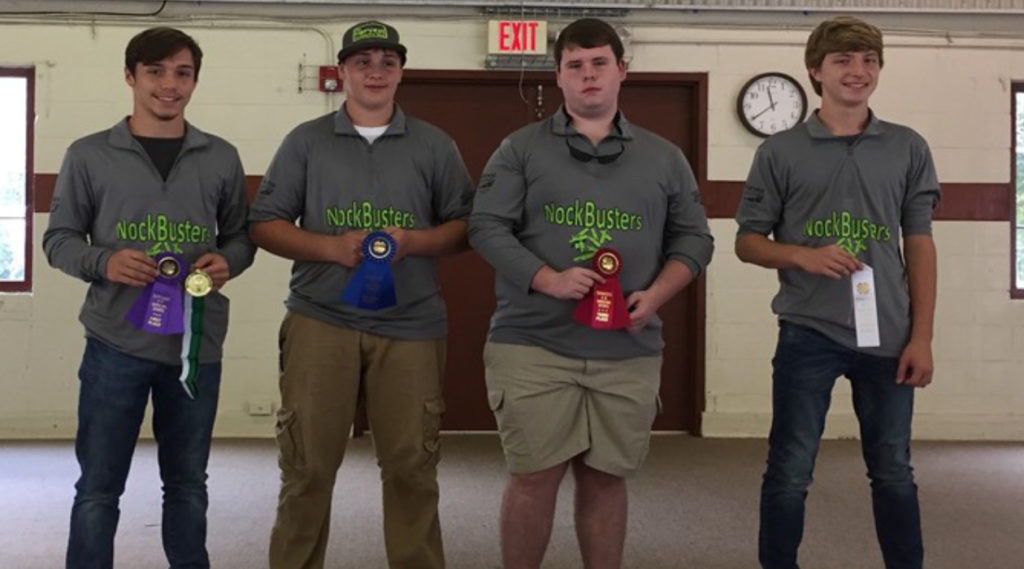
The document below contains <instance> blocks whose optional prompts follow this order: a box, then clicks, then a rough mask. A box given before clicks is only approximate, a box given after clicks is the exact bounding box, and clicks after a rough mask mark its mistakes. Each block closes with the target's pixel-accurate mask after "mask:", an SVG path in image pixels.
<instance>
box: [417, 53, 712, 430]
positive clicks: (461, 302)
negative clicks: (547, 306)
mask: <svg viewBox="0 0 1024 569" xmlns="http://www.w3.org/2000/svg"><path fill="white" fill-rule="evenodd" d="M706 85H707V83H706V75H703V74H630V75H629V77H628V78H627V80H626V82H625V83H624V84H623V87H622V92H621V94H620V105H621V107H622V109H623V112H624V113H625V114H626V116H627V117H628V118H629V120H630V121H631V122H633V123H636V124H638V125H640V126H643V127H645V128H648V129H650V130H652V131H654V132H656V133H658V134H660V135H661V136H664V137H665V138H667V139H669V140H671V141H672V142H673V143H675V144H677V145H678V146H679V147H680V148H682V149H683V152H684V153H685V154H686V156H687V158H688V160H689V161H690V163H691V165H693V168H694V171H695V173H696V174H697V179H698V181H699V182H703V181H704V180H705V179H706V175H705V164H706V160H705V157H704V156H703V152H704V148H705V146H706V144H705V141H706V126H705V125H706V122H705V118H704V117H705V116H706V109H707V104H706V100H707V99H706V97H707V89H706ZM398 102H399V104H401V105H402V108H403V109H404V110H405V111H406V112H407V113H408V114H410V115H413V116H416V117H418V118H421V119H423V120H426V121H428V122H430V123H432V124H434V125H437V126H438V127H440V128H441V129H443V130H444V131H445V132H447V133H448V134H449V135H451V136H452V137H453V138H454V139H455V140H456V141H457V142H458V145H459V150H460V151H461V153H462V156H463V158H464V159H465V161H466V165H467V166H468V167H469V171H470V174H471V175H472V176H473V179H474V180H478V179H479V177H480V173H481V171H482V170H483V168H484V165H485V164H486V163H487V160H488V158H490V156H491V154H492V153H493V152H494V150H495V149H496V148H497V147H498V144H499V143H500V142H501V140H502V139H503V138H504V137H505V136H506V135H507V134H508V133H510V132H512V131H513V130H516V129H517V128H519V127H521V126H523V125H525V124H527V123H528V122H530V121H535V120H538V119H540V118H543V117H545V116H547V115H549V114H551V113H552V112H554V111H555V110H556V109H557V108H558V105H560V104H561V102H562V97H561V92H560V91H559V89H558V87H557V86H556V84H555V77H554V73H553V72H552V73H540V72H530V73H526V74H523V76H522V77H520V74H519V73H515V72H493V71H458V72H453V71H412V70H410V71H406V72H405V77H404V79H403V81H402V86H401V87H400V88H399V89H398ZM440 281H441V286H442V291H443V294H444V297H445V301H446V302H447V304H448V317H449V321H448V327H449V334H448V369H447V373H446V375H445V386H444V396H445V402H446V406H447V412H446V413H445V417H444V428H445V429H449V430H494V428H495V425H494V417H493V416H492V415H491V412H490V409H489V408H488V406H487V392H486V388H485V386H484V370H483V362H482V360H481V354H482V352H483V345H484V341H485V339H486V335H487V329H488V325H489V323H490V317H491V314H492V313H493V312H494V302H495V301H494V272H493V270H492V269H491V268H490V265H488V264H487V263H486V262H484V261H483V259H482V258H481V257H480V256H479V255H477V254H476V253H475V252H473V251H469V252H466V253H462V254H460V255H456V256H454V257H449V258H445V259H443V260H442V261H441V264H440ZM659 314H660V315H661V317H662V319H663V320H664V324H665V328H664V338H665V342H666V349H665V358H664V365H663V368H662V385H661V400H662V404H663V409H664V412H663V413H662V415H660V416H659V417H658V419H657V420H656V421H655V424H654V428H655V429H658V430H682V431H689V432H692V433H698V432H699V430H700V413H701V411H702V410H703V409H704V280H703V278H702V279H700V280H699V281H698V282H697V283H694V285H692V286H690V287H688V288H687V290H685V291H684V292H683V293H681V294H679V295H677V296H676V298H674V299H672V300H671V301H669V302H668V303H666V304H665V306H663V307H662V309H661V310H660V311H659Z"/></svg>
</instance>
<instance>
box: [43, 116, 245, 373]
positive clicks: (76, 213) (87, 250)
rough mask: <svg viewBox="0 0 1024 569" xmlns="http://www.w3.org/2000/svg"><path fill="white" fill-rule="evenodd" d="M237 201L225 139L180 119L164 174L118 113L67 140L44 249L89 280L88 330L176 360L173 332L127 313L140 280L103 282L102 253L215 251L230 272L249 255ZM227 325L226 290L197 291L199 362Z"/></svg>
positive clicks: (239, 175)
mask: <svg viewBox="0 0 1024 569" xmlns="http://www.w3.org/2000/svg"><path fill="white" fill-rule="evenodd" d="M246 209H247V208H246V200H245V174H244V173H243V171H242V163H241V161H240V160H239V158H238V152H237V151H236V150H235V147H234V146H232V145H231V144H229V143H228V142H226V141H225V140H223V139H221V138H218V137H216V136H213V135H210V134H206V133H204V132H202V131H200V130H199V129H197V128H195V127H193V126H192V125H188V124H187V125H186V128H185V140H184V142H183V144H182V148H181V152H180V153H179V155H178V158H177V160H176V161H175V163H174V165H173V166H172V167H171V171H170V174H169V175H168V177H167V180H166V181H165V180H164V179H163V177H162V176H161V175H160V173H159V172H158V171H157V168H156V166H155V165H154V164H153V161H152V160H151V159H150V158H149V155H147V154H146V151H145V150H144V149H143V148H142V145H141V144H139V142H138V141H137V140H135V138H134V137H133V136H132V133H131V131H130V130H129V128H128V120H127V119H125V120H123V121H121V122H119V123H117V124H116V125H114V127H113V128H111V129H110V130H105V131H102V132H98V133H95V134H92V135H90V136H86V137H84V138H81V139H79V140H77V141H75V142H74V143H73V144H72V145H71V146H70V147H69V148H68V151H67V154H66V155H65V156H64V163H63V165H62V166H61V169H60V174H58V176H57V186H56V189H55V191H54V196H53V203H52V204H51V207H50V224H49V227H47V229H46V232H45V233H44V234H43V251H44V252H45V253H46V258H47V259H48V260H49V262H50V265H52V266H54V267H56V268H58V269H60V270H62V271H64V272H65V273H67V274H69V275H71V276H73V277H76V278H79V279H82V280H84V281H86V282H88V283H90V286H89V291H88V293H87V294H86V297H85V303H84V304H83V305H82V310H81V313H80V315H79V319H80V320H81V321H82V324H84V325H85V330H86V335H87V336H90V337H94V338H96V339H98V340H100V341H101V342H103V343H105V344H107V345H109V346H111V347H112V348H114V349H116V350H119V351H121V352H124V353H126V354H129V355H132V356H136V357H139V358H144V359H148V360H152V361H157V362H161V363H165V364H178V363H181V353H182V346H181V342H182V335H181V334H173V335H160V334H151V333H146V332H141V331H139V330H138V329H136V328H135V327H134V326H133V325H132V324H130V323H129V322H128V321H126V320H125V313H127V312H128V310H129V309H130V308H131V306H132V304H133V303H134V302H135V300H136V299H137V298H138V297H139V295H140V294H142V291H143V289H142V288H136V287H130V286H127V285H122V284H118V283H113V282H110V281H108V280H107V279H106V269H107V261H109V259H110V256H111V255H113V254H114V253H115V252H116V251H119V250H121V249H128V248H130V249H138V250H141V251H145V252H147V253H148V254H150V255H156V254H159V253H164V252H171V253H179V254H181V255H183V256H184V257H185V260H186V261H187V262H189V263H192V262H194V261H195V260H196V259H198V258H199V257H200V256H201V255H203V254H204V253H208V252H214V253H219V254H221V255H223V256H224V258H225V259H227V262H228V266H229V267H230V270H231V276H232V277H237V276H238V275H239V274H241V273H242V272H243V271H245V269H247V268H248V267H249V265H251V264H252V260H253V255H254V254H255V248H254V247H253V245H252V242H250V241H249V236H248V232H247V226H246V215H247V211H246ZM227 327H228V299H227V297H225V296H224V295H223V294H221V293H220V292H214V293H212V294H210V295H209V296H207V297H206V300H205V316H204V323H203V341H202V344H201V347H200V352H199V360H200V362H202V363H210V362H217V361H220V359H221V347H222V346H223V344H224V337H225V335H226V334H227Z"/></svg>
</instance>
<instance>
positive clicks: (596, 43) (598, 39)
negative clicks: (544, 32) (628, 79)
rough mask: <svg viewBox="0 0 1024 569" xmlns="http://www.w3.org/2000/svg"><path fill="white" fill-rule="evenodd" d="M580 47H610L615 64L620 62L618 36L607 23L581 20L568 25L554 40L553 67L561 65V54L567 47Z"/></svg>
mask: <svg viewBox="0 0 1024 569" xmlns="http://www.w3.org/2000/svg"><path fill="white" fill-rule="evenodd" d="M571 45H572V46H576V47H582V48H584V49H589V48H592V47H604V46H606V45H610V46H611V47H612V52H613V53H615V62H616V63H618V62H620V61H622V54H623V53H624V51H625V50H624V49H623V47H622V40H621V39H619V34H617V33H615V29H614V28H612V27H611V26H610V25H609V24H608V22H605V21H604V20H598V19H597V18H583V19H581V20H576V21H575V22H573V23H571V24H569V25H568V26H566V27H565V29H563V30H562V33H560V34H558V39H557V40H555V66H556V67H557V66H561V65H562V52H563V51H564V50H565V48H566V47H568V46H571Z"/></svg>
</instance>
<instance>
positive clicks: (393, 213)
mask: <svg viewBox="0 0 1024 569" xmlns="http://www.w3.org/2000/svg"><path fill="white" fill-rule="evenodd" d="M324 215H326V217H327V226H328V227H343V228H351V229H365V230H367V231H372V230H375V229H383V228H385V227H401V228H403V229H412V228H413V227H415V226H416V216H415V215H413V214H412V213H410V212H407V211H402V210H400V209H395V208H393V207H386V208H379V207H376V206H374V205H373V204H372V203H370V202H367V201H363V202H355V201H353V202H352V205H351V206H349V207H347V208H340V207H328V208H327V209H326V211H325V212H324Z"/></svg>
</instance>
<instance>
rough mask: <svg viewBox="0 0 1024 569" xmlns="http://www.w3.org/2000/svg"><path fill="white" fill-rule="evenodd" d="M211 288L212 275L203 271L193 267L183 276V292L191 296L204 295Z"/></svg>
mask: <svg viewBox="0 0 1024 569" xmlns="http://www.w3.org/2000/svg"><path fill="white" fill-rule="evenodd" d="M212 290H213V277H211V276H210V275H209V274H208V273H206V272H205V271H202V270H200V269H194V270H193V271H192V272H191V273H189V274H188V276H187V277H185V292H187V293H189V294H190V295H192V296H196V297H199V296H206V295H208V294H210V291H212Z"/></svg>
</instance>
